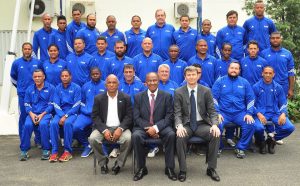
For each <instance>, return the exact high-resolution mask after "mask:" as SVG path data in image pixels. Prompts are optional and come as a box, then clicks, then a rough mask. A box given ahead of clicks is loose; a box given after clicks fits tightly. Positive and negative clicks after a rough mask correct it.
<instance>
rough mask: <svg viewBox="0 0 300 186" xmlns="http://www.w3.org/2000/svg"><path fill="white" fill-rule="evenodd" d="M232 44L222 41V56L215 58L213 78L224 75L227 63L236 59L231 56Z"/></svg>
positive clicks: (226, 70)
mask: <svg viewBox="0 0 300 186" xmlns="http://www.w3.org/2000/svg"><path fill="white" fill-rule="evenodd" d="M231 53H232V46H231V44H230V43H223V45H222V50H221V54H222V57H221V58H220V59H217V60H216V71H215V79H218V78H219V77H222V76H225V75H227V73H228V67H229V64H230V63H231V62H233V61H237V60H236V59H233V58H231V57H230V56H231Z"/></svg>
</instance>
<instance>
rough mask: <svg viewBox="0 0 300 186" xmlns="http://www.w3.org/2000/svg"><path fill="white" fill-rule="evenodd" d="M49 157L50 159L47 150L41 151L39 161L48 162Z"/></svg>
mask: <svg viewBox="0 0 300 186" xmlns="http://www.w3.org/2000/svg"><path fill="white" fill-rule="evenodd" d="M49 157H50V151H49V150H43V151H42V157H41V160H48V159H49Z"/></svg>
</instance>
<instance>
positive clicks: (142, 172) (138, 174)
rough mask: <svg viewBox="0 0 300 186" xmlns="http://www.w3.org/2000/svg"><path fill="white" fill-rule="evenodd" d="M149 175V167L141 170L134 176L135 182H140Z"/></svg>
mask: <svg viewBox="0 0 300 186" xmlns="http://www.w3.org/2000/svg"><path fill="white" fill-rule="evenodd" d="M147 174H148V170H147V167H143V168H140V169H139V170H138V171H137V173H135V175H134V176H133V181H138V180H140V179H142V178H143V177H144V176H145V175H147Z"/></svg>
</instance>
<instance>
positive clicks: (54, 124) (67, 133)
mask: <svg viewBox="0 0 300 186" xmlns="http://www.w3.org/2000/svg"><path fill="white" fill-rule="evenodd" d="M76 117H77V116H76V115H72V116H69V117H68V118H67V119H66V120H65V123H64V125H63V129H64V148H65V150H66V151H68V152H70V153H71V152H72V139H73V123H74V121H75V120H76ZM60 118H61V117H59V116H58V115H55V116H54V118H53V119H52V121H51V122H50V139H51V144H52V154H55V153H57V152H58V136H59V126H60V125H59V124H58V123H59V120H60Z"/></svg>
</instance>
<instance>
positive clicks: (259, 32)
mask: <svg viewBox="0 0 300 186" xmlns="http://www.w3.org/2000/svg"><path fill="white" fill-rule="evenodd" d="M264 12H265V5H264V2H263V1H256V2H255V4H254V13H255V15H254V16H253V17H251V18H250V19H247V20H246V21H245V23H244V25H243V27H244V29H245V31H246V39H247V43H248V42H249V41H251V40H255V41H257V42H258V46H259V51H263V50H264V49H267V48H269V47H270V35H271V33H272V32H275V31H276V26H275V24H274V22H273V21H272V20H271V19H269V18H266V17H265V16H264Z"/></svg>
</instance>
